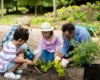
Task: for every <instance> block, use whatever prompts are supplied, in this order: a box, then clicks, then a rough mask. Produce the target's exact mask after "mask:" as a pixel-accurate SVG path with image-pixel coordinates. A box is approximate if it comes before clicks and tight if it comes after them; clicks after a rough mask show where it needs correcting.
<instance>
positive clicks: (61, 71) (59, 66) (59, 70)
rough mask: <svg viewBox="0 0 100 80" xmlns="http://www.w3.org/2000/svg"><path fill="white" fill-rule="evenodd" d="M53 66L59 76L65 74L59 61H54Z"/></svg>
mask: <svg viewBox="0 0 100 80" xmlns="http://www.w3.org/2000/svg"><path fill="white" fill-rule="evenodd" d="M54 67H55V69H56V71H57V73H58V76H59V77H62V76H65V68H64V67H63V66H62V65H61V64H60V63H59V64H57V63H55V64H54Z"/></svg>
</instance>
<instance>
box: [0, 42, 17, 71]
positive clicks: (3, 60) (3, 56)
mask: <svg viewBox="0 0 100 80" xmlns="http://www.w3.org/2000/svg"><path fill="white" fill-rule="evenodd" d="M16 54H17V47H16V46H15V45H14V44H13V43H12V42H9V43H8V44H7V45H6V46H5V47H4V48H3V49H2V51H1V52H0V72H5V71H6V70H7V66H8V64H9V63H10V62H11V61H13V60H15V59H16V58H17V55H16Z"/></svg>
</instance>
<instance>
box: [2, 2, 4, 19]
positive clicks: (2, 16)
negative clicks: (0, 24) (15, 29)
mask: <svg viewBox="0 0 100 80" xmlns="http://www.w3.org/2000/svg"><path fill="white" fill-rule="evenodd" d="M3 8H4V0H1V17H2V18H3Z"/></svg>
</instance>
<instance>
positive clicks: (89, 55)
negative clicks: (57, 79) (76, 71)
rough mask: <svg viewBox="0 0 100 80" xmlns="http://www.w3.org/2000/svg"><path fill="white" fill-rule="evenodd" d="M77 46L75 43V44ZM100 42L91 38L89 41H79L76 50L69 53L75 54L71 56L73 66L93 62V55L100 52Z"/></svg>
mask: <svg viewBox="0 0 100 80" xmlns="http://www.w3.org/2000/svg"><path fill="white" fill-rule="evenodd" d="M74 46H75V44H74ZM99 48H100V44H98V42H93V41H92V40H89V41H87V42H82V43H79V44H78V45H76V46H75V48H74V50H73V51H71V52H70V53H69V54H73V57H72V58H71V59H72V61H73V63H72V66H82V65H83V64H85V63H87V64H92V63H93V61H94V60H93V57H94V56H98V55H99V54H100V49H99Z"/></svg>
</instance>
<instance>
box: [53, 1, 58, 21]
mask: <svg viewBox="0 0 100 80" xmlns="http://www.w3.org/2000/svg"><path fill="white" fill-rule="evenodd" d="M56 9H57V6H56V0H53V13H54V21H56V17H57V10H56Z"/></svg>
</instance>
